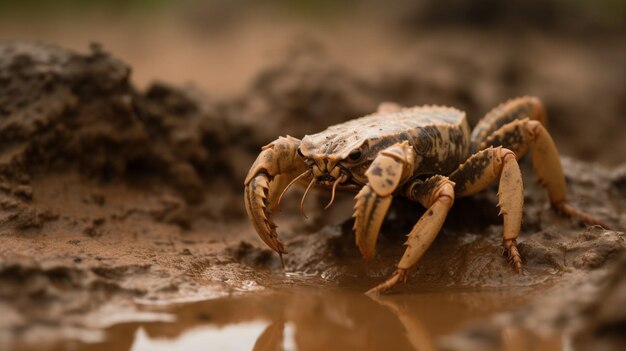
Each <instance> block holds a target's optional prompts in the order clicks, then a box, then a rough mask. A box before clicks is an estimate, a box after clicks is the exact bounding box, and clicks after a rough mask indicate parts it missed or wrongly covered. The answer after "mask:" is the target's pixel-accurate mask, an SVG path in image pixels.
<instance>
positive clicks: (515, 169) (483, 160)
mask: <svg viewBox="0 0 626 351" xmlns="http://www.w3.org/2000/svg"><path fill="white" fill-rule="evenodd" d="M498 178H499V179H500V185H499V188H498V200H499V201H498V206H499V207H500V214H501V215H502V217H503V222H504V225H503V228H502V241H503V245H504V248H505V249H506V252H507V253H508V255H509V258H510V259H511V263H512V264H513V266H514V267H515V269H516V270H517V271H518V272H519V273H521V272H522V258H521V256H520V253H519V251H518V250H517V244H516V242H515V239H516V238H517V236H518V235H519V232H520V228H521V225H522V212H523V208H524V185H523V183H522V173H521V171H520V169H519V165H518V164H517V159H516V157H515V154H514V153H513V151H511V150H509V149H505V148H502V147H497V148H493V147H490V148H488V149H485V150H482V151H479V152H477V153H476V154H474V155H473V156H472V157H470V158H469V159H468V160H467V161H465V163H464V164H463V165H461V167H459V168H458V169H457V170H456V171H455V172H454V173H452V174H451V175H450V179H451V180H452V181H454V182H455V183H456V186H455V191H456V193H457V196H458V197H462V196H469V195H472V194H475V193H477V192H479V191H482V190H484V189H485V188H487V186H489V185H490V184H491V183H493V182H494V181H496V180H497V179H498Z"/></svg>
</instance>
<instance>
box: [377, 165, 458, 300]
mask: <svg viewBox="0 0 626 351" xmlns="http://www.w3.org/2000/svg"><path fill="white" fill-rule="evenodd" d="M407 195H408V196H409V197H410V198H412V199H414V200H418V201H419V202H421V203H422V204H423V205H424V206H425V207H426V208H428V210H426V213H424V215H422V217H421V218H420V219H419V221H417V223H416V224H415V226H414V227H413V229H412V230H411V232H410V233H409V234H408V239H407V241H406V246H407V248H406V251H405V252H404V255H403V256H402V259H401V260H400V262H399V263H398V268H397V269H396V271H395V272H394V273H393V274H392V275H391V277H389V279H387V280H386V281H385V282H383V283H381V284H379V285H377V286H376V287H374V288H373V289H371V290H369V291H368V292H367V293H368V294H378V293H381V292H383V291H387V290H389V289H391V288H393V287H394V286H395V285H397V284H398V283H401V282H404V281H405V280H406V277H407V274H408V271H409V269H410V268H411V267H413V266H414V265H415V263H417V261H418V260H419V259H420V258H421V257H422V255H423V254H424V252H426V249H428V247H429V246H430V244H431V243H432V242H433V240H435V237H437V234H438V233H439V231H440V230H441V226H443V222H444V221H445V219H446V216H447V215H448V211H449V210H450V208H451V207H452V204H453V203H454V183H453V182H451V181H450V180H449V179H448V178H447V177H444V176H434V177H431V178H429V179H428V180H426V182H424V183H423V184H420V186H419V187H415V189H412V188H411V187H410V186H409V188H408V194H407Z"/></svg>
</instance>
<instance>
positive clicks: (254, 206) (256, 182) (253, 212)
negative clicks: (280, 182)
mask: <svg viewBox="0 0 626 351" xmlns="http://www.w3.org/2000/svg"><path fill="white" fill-rule="evenodd" d="M269 190H270V180H269V178H268V176H267V174H264V173H261V174H259V175H257V176H255V177H254V178H252V180H251V181H250V183H248V185H246V187H245V190H244V192H245V199H244V202H245V205H246V212H247V213H248V217H249V218H250V220H251V221H252V225H253V226H254V229H255V230H256V232H257V233H258V234H259V236H260V237H261V240H263V242H264V243H265V244H267V246H269V247H270V248H272V250H274V251H276V252H278V254H279V255H282V254H284V253H286V251H285V247H284V246H283V244H282V243H281V242H280V241H279V240H278V233H277V232H276V227H277V226H276V224H275V223H274V221H272V217H271V214H272V213H271V212H270V209H269Z"/></svg>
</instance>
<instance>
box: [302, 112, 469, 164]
mask: <svg viewBox="0 0 626 351" xmlns="http://www.w3.org/2000/svg"><path fill="white" fill-rule="evenodd" d="M404 140H407V141H408V142H409V144H411V146H412V147H413V149H414V150H415V154H416V162H415V170H414V175H420V174H441V175H448V174H450V173H451V172H452V171H454V170H455V169H456V168H457V167H458V166H459V164H461V163H462V162H463V161H465V160H466V159H467V158H468V157H469V152H470V128H469V125H468V123H467V119H466V116H465V112H463V111H460V110H457V109H455V108H451V107H442V106H419V107H411V108H405V109H402V110H400V111H397V112H386V113H374V114H371V115H368V116H365V117H361V118H357V119H353V120H350V121H347V122H345V123H341V124H337V125H334V126H331V127H329V128H327V129H326V130H324V131H322V132H320V133H316V134H312V135H306V136H305V137H304V138H303V139H302V143H301V146H300V151H301V152H302V154H303V155H304V156H305V157H307V158H314V159H318V158H329V159H336V160H344V159H346V158H347V157H348V155H349V154H350V152H351V151H352V150H354V149H357V148H361V150H362V151H363V153H364V155H365V157H364V162H367V161H371V160H373V159H374V158H375V157H376V155H377V154H378V152H380V151H382V150H384V149H385V148H387V147H389V146H391V145H393V144H396V143H399V142H402V141H404Z"/></svg>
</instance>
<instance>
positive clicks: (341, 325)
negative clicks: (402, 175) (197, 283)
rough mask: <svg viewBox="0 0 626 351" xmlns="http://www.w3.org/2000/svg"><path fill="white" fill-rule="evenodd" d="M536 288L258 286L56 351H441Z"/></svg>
mask: <svg viewBox="0 0 626 351" xmlns="http://www.w3.org/2000/svg"><path fill="white" fill-rule="evenodd" d="M538 290H542V289H534V290H532V291H531V290H519V289H518V290H484V291H481V290H450V289H445V290H444V289H441V290H430V291H426V290H425V291H420V292H414V293H411V294H395V295H386V296H380V297H369V296H366V295H364V294H363V293H362V290H360V289H352V290H350V289H341V290H340V289H333V288H322V289H314V288H310V287H294V288H290V289H287V288H279V289H268V290H264V289H260V290H259V291H254V292H245V293H236V294H234V295H232V294H231V295H228V296H224V297H221V298H216V299H211V300H207V301H202V302H194V303H183V304H176V305H169V306H155V305H148V304H144V305H142V306H141V308H140V310H141V311H142V313H144V315H145V316H148V318H147V319H150V318H153V319H154V321H151V322H143V323H124V324H118V325H114V326H112V327H110V328H108V329H107V330H106V332H105V336H104V338H105V340H106V341H105V342H101V343H96V344H78V343H76V342H72V343H70V342H68V343H64V344H60V345H57V346H56V348H57V349H75V350H87V349H89V350H135V351H140V350H382V349H392V350H426V351H428V350H441V348H440V346H441V343H438V338H440V337H443V336H445V335H448V334H451V333H453V332H455V331H457V330H458V329H459V328H461V327H464V326H466V325H468V324H469V323H471V322H472V321H475V320H480V319H481V318H485V317H487V316H488V315H490V314H491V313H494V312H496V311H498V312H504V311H508V310H512V309H514V308H516V306H519V305H520V304H523V303H525V302H527V301H528V300H529V299H532V298H533V297H534V296H536V295H538V294H539V293H540V292H539V291H538ZM150 316H152V317H150ZM439 340H441V339H439ZM520 341H523V343H521V344H520ZM502 345H503V346H504V347H505V349H509V350H558V349H561V346H562V345H561V341H560V340H558V339H555V338H552V339H542V338H541V337H538V336H536V335H532V334H530V333H528V332H526V331H523V330H519V329H516V330H505V331H504V332H503V335H502ZM520 347H521V348H520Z"/></svg>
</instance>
